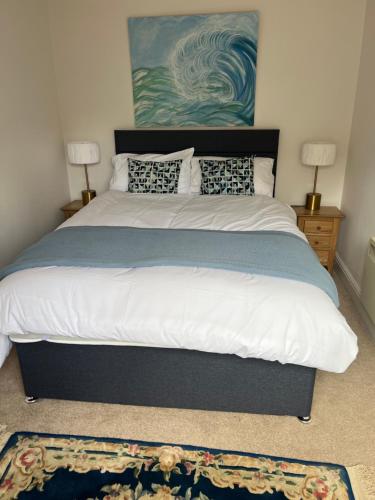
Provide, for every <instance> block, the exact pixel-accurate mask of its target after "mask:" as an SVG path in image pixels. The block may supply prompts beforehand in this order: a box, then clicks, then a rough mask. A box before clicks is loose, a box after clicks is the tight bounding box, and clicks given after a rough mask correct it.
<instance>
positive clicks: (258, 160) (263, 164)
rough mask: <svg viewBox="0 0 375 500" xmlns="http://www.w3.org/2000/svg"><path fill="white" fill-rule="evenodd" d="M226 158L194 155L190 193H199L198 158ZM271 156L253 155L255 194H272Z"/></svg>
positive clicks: (200, 180)
mask: <svg viewBox="0 0 375 500" xmlns="http://www.w3.org/2000/svg"><path fill="white" fill-rule="evenodd" d="M202 159H204V160H228V157H224V156H194V157H193V158H192V160H191V186H190V193H191V194H200V192H201V182H202V174H201V168H200V166H199V160H202ZM272 168H273V158H263V157H261V156H255V157H254V190H255V194H263V195H266V196H270V197H271V198H272V196H273V184H274V175H273V173H272Z"/></svg>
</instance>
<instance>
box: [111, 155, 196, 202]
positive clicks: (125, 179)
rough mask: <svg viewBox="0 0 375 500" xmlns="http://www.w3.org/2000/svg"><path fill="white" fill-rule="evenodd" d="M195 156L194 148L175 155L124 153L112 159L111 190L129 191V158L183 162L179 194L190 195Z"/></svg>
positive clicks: (178, 188) (179, 180)
mask: <svg viewBox="0 0 375 500" xmlns="http://www.w3.org/2000/svg"><path fill="white" fill-rule="evenodd" d="M193 154H194V148H190V149H184V150H182V151H177V152H175V153H169V154H167V155H161V154H158V153H146V154H143V155H138V154H134V153H122V154H119V155H115V156H113V157H112V165H113V174H112V177H111V180H110V181H109V189H112V190H117V191H127V190H128V185H129V173H128V158H134V159H135V160H143V161H147V160H154V161H171V160H183V161H182V164H181V169H180V177H179V179H178V187H177V192H178V193H179V194H186V193H190V176H191V167H190V162H191V159H192V157H193Z"/></svg>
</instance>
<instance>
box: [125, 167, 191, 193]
mask: <svg viewBox="0 0 375 500" xmlns="http://www.w3.org/2000/svg"><path fill="white" fill-rule="evenodd" d="M181 164H182V160H171V161H142V160H134V159H132V158H129V160H128V168H129V192H130V193H160V194H163V193H169V194H173V193H177V187H178V178H179V175H180V169H181Z"/></svg>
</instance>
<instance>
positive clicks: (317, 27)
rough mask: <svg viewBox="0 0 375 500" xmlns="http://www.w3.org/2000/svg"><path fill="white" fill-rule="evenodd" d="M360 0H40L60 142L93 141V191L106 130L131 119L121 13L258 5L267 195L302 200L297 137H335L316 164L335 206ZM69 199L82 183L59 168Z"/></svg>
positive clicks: (109, 146)
mask: <svg viewBox="0 0 375 500" xmlns="http://www.w3.org/2000/svg"><path fill="white" fill-rule="evenodd" d="M365 4H366V1H365V0H330V1H329V2H327V1H326V0H314V1H313V2H312V1H311V0H283V1H282V2H279V1H275V0H215V2H213V1H212V0H191V1H190V2H188V3H186V2H182V0H180V1H176V0H159V1H158V2H155V1H153V0H142V1H139V0H64V1H63V2H62V1H61V0H49V7H50V9H49V12H50V22H51V32H52V38H53V48H54V60H55V67H56V74H57V84H58V95H59V103H60V110H61V116H62V123H63V132H64V139H65V141H70V140H83V139H87V140H95V141H98V142H99V143H100V146H101V149H102V163H101V164H100V165H98V166H93V167H91V168H90V180H91V184H92V186H93V187H94V188H96V189H97V190H98V191H99V192H102V191H104V190H106V189H107V187H108V180H109V178H110V175H111V165H110V157H111V156H112V155H113V154H114V141H113V130H114V129H115V128H126V127H133V126H134V121H133V100H132V99H133V98H132V86H131V73H130V58H129V48H128V34H127V18H128V17H132V16H152V15H155V16H158V15H180V14H198V13H210V12H212V13H218V12H239V11H251V10H258V11H259V15H260V33H259V51H258V73H257V90H256V108H255V125H256V127H276V128H280V129H281V137H280V150H279V155H280V156H279V167H278V180H277V196H278V198H279V199H281V200H283V201H286V202H289V203H295V204H298V203H303V201H304V194H305V193H306V192H307V191H310V190H311V187H312V181H313V171H312V170H311V169H310V168H309V167H302V166H301V164H300V158H299V153H300V147H301V144H302V142H303V141H305V140H311V139H327V140H329V141H334V142H336V143H337V145H338V157H337V161H336V163H335V166H334V167H331V168H329V169H321V172H320V174H319V186H318V188H319V189H320V190H321V191H322V193H323V202H324V204H332V205H338V206H340V203H341V195H342V188H343V182H344V171H345V166H346V160H347V149H348V142H349V136H350V126H351V120H352V113H353V104H354V98H355V89H356V82H357V75H358V66H359V55H360V46H361V38H362V30H363V19H364V11H365ZM68 172H69V183H70V194H71V198H72V199H73V198H78V197H79V196H80V190H81V189H82V188H83V173H82V170H81V169H80V168H77V167H73V166H69V165H68Z"/></svg>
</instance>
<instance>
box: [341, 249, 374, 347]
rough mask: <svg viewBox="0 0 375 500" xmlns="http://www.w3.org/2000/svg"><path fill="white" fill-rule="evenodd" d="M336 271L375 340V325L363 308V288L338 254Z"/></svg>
mask: <svg viewBox="0 0 375 500" xmlns="http://www.w3.org/2000/svg"><path fill="white" fill-rule="evenodd" d="M335 271H336V272H337V273H338V274H339V276H340V278H341V279H342V282H343V283H344V286H345V288H346V289H347V290H348V292H349V293H350V296H351V298H352V299H353V302H354V304H355V306H356V308H357V311H358V312H359V314H360V316H361V318H362V320H363V321H364V323H365V325H366V326H367V328H368V330H369V332H370V334H371V335H372V337H373V338H374V340H375V325H374V323H373V322H372V321H371V318H370V316H369V315H368V314H367V311H366V309H365V308H364V307H363V304H362V302H361V287H360V286H359V283H358V282H357V280H356V279H355V278H354V277H353V275H352V273H351V272H350V271H349V268H348V266H347V265H346V264H345V262H344V261H343V260H342V258H341V257H340V255H338V254H336V265H335Z"/></svg>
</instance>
